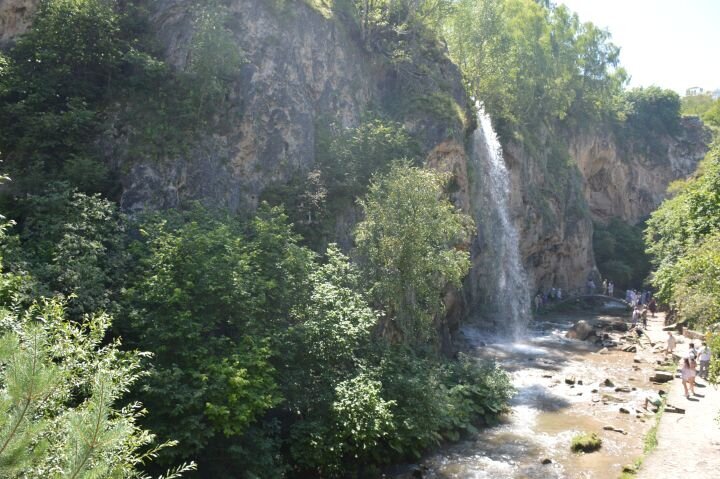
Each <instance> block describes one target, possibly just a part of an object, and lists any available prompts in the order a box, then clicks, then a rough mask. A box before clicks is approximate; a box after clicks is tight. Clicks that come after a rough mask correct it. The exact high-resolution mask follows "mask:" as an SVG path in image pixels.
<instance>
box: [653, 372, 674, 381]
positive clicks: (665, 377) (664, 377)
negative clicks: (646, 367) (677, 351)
mask: <svg viewBox="0 0 720 479" xmlns="http://www.w3.org/2000/svg"><path fill="white" fill-rule="evenodd" d="M674 377H675V375H674V374H673V373H670V372H668V371H655V373H654V374H653V375H652V376H651V377H650V381H653V382H656V383H666V382H668V381H672V379H673V378H674Z"/></svg>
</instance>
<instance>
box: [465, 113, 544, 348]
mask: <svg viewBox="0 0 720 479" xmlns="http://www.w3.org/2000/svg"><path fill="white" fill-rule="evenodd" d="M476 106H477V128H476V129H475V131H474V132H473V137H472V146H471V149H472V151H471V154H470V157H471V160H470V161H471V166H472V168H473V169H474V170H475V171H474V172H473V176H474V181H473V184H472V190H473V191H472V196H473V203H474V208H473V210H474V212H475V215H474V216H475V221H476V224H477V228H478V239H477V247H478V248H479V250H480V255H481V258H482V260H481V262H480V265H479V266H480V267H481V268H483V271H481V272H480V273H481V275H482V277H483V278H484V281H483V284H482V285H480V284H472V285H471V287H472V288H473V289H476V288H481V289H482V290H484V291H485V293H486V296H485V301H486V302H487V301H489V303H490V304H487V305H486V306H489V307H488V308H485V309H486V310H487V314H489V315H490V316H491V319H492V320H493V321H494V322H495V323H496V324H497V326H498V327H499V329H500V332H504V333H507V334H510V335H512V336H513V337H515V338H517V337H519V336H521V335H522V334H523V333H524V331H525V329H526V327H527V323H528V321H529V318H530V291H529V285H528V281H527V274H526V273H525V269H524V268H523V265H522V262H521V261H520V248H519V239H518V232H517V229H516V228H515V225H514V224H513V222H512V219H511V218H510V176H509V174H508V171H507V168H506V166H505V160H504V158H503V155H502V147H501V145H500V141H499V140H498V138H497V134H496V133H495V131H494V130H493V127H492V123H491V121H490V116H489V115H488V114H487V113H486V112H485V109H484V107H483V105H482V104H481V103H480V102H477V103H476ZM485 278H486V279H485Z"/></svg>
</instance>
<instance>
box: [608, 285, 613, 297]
mask: <svg viewBox="0 0 720 479" xmlns="http://www.w3.org/2000/svg"><path fill="white" fill-rule="evenodd" d="M614 292H615V283H613V282H612V281H610V282H609V283H608V296H612V295H613V293H614Z"/></svg>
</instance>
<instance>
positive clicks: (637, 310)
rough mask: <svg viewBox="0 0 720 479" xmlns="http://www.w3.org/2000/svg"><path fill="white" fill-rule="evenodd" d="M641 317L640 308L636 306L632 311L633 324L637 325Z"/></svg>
mask: <svg viewBox="0 0 720 479" xmlns="http://www.w3.org/2000/svg"><path fill="white" fill-rule="evenodd" d="M639 319H640V308H638V307H637V306H635V307H634V308H633V312H632V325H633V326H637V323H638V320H639Z"/></svg>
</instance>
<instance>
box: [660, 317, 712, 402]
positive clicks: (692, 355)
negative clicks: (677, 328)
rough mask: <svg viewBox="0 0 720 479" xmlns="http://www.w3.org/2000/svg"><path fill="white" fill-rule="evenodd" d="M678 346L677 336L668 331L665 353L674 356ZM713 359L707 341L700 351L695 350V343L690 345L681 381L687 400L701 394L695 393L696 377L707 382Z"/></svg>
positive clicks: (682, 366) (682, 367)
mask: <svg viewBox="0 0 720 479" xmlns="http://www.w3.org/2000/svg"><path fill="white" fill-rule="evenodd" d="M676 345H677V340H676V339H675V336H673V334H672V331H668V338H667V347H666V348H665V353H666V354H668V353H669V354H672V352H673V351H674V350H675V346H676ZM711 357H712V352H711V351H710V347H709V346H708V345H707V343H706V342H705V341H703V342H702V346H700V349H699V350H697V349H695V344H694V343H690V347H689V349H688V353H687V354H686V355H685V356H684V357H683V358H682V365H681V367H680V379H681V380H682V385H683V389H684V390H685V397H686V398H690V395H691V394H692V395H693V396H699V394H697V393H696V392H695V377H696V376H700V377H701V378H703V379H705V380H707V378H708V371H709V369H710V358H711Z"/></svg>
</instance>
